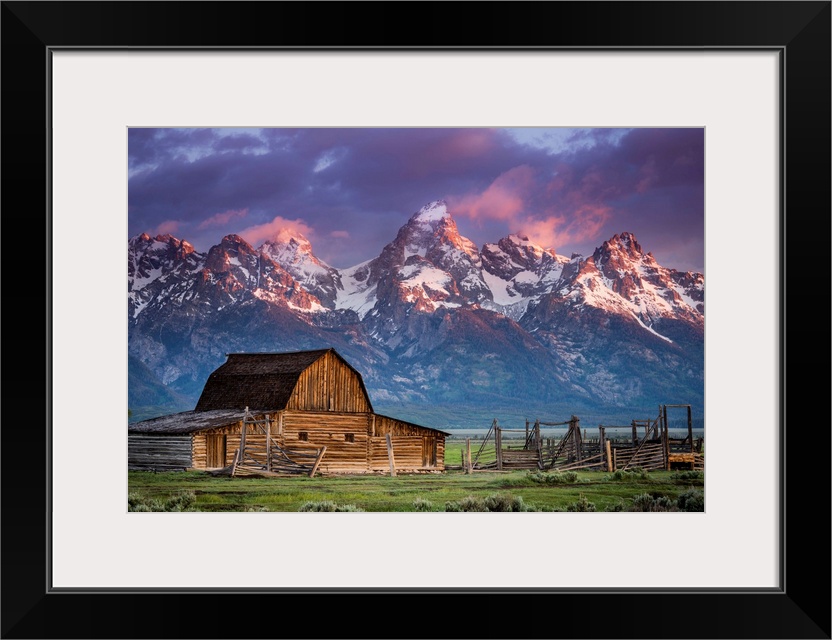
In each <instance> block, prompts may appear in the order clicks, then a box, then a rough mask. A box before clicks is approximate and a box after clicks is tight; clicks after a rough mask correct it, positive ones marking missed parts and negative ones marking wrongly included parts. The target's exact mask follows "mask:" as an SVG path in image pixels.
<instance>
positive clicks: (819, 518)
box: [0, 1, 832, 638]
mask: <svg viewBox="0 0 832 640" xmlns="http://www.w3.org/2000/svg"><path fill="white" fill-rule="evenodd" d="M403 15H404V16H407V19H406V20H405V21H404V22H406V24H403V21H402V16H403ZM830 15H831V14H830V2H828V1H823V2H776V1H772V2H756V1H749V2H661V1H660V2H514V3H503V2H482V3H477V2H466V3H452V2H443V3H435V2H420V3H415V2H414V3H411V2H406V3H360V2H334V3H324V2H307V3H302V2H229V3H226V2H204V3H195V2H71V1H70V2H3V3H2V13H1V14H0V20H2V32H0V38H1V39H2V54H3V55H2V100H3V102H2V107H3V108H2V156H0V159H1V160H2V196H1V197H2V201H1V202H2V205H3V211H4V214H5V215H4V216H3V223H4V233H3V235H2V254H0V264H2V274H3V276H4V284H5V287H4V288H3V293H4V294H5V295H4V302H5V303H6V304H5V305H4V306H5V314H4V315H3V320H4V323H3V324H4V327H3V329H4V330H3V337H5V338H6V345H7V347H8V348H7V349H6V354H5V355H6V357H5V358H4V360H3V365H2V374H3V382H4V384H3V400H4V402H3V409H4V411H3V417H4V418H5V420H4V421H3V429H2V432H0V437H2V463H3V464H2V487H0V489H2V501H1V502H0V508H2V547H0V549H1V551H2V563H1V568H0V570H1V571H2V611H0V613H2V637H3V638H171V637H176V638H236V637H240V638H255V637H315V638H343V637H362V638H391V637H403V638H410V637H454V638H460V637H473V638H477V637H504V638H512V637H517V638H555V637H570V638H830V628H832V625H830V558H829V551H830V517H829V515H830V514H829V511H828V509H829V505H830V428H829V427H830V423H829V420H828V415H829V414H828V412H827V407H826V403H825V402H818V400H819V398H818V393H819V392H818V391H817V389H821V391H820V393H821V398H820V400H825V398H826V396H825V393H824V392H825V390H826V389H828V388H829V366H828V360H827V359H826V354H828V353H829V351H828V350H826V349H821V348H819V347H820V346H821V345H822V346H826V340H828V337H829V326H830V324H829V320H830V318H829V298H828V297H827V296H826V295H822V296H818V294H817V291H818V290H819V289H818V287H817V282H815V281H814V280H812V282H813V283H814V286H813V287H811V288H810V289H809V291H815V293H814V294H809V295H812V296H814V297H807V295H804V293H803V291H804V287H803V286H802V285H804V284H806V283H807V280H811V279H817V281H819V282H823V284H824V285H827V286H828V276H829V265H830V242H829V240H830V211H832V206H830V173H832V172H831V171H830V77H832V74H830ZM371 17H372V19H370V18H371ZM379 24H381V25H387V26H386V28H383V29H378V28H377V25H379ZM66 47H72V48H85V49H102V50H106V49H108V48H117V49H124V48H130V47H142V48H183V49H193V50H202V49H211V48H216V47H224V48H230V49H235V48H248V47H255V48H258V47H278V48H293V47H296V48H336V49H337V48H349V49H353V48H364V49H370V50H372V49H386V48H412V49H414V50H418V49H423V48H430V47H432V48H454V49H456V48H464V49H470V50H474V51H476V50H488V49H492V48H503V49H518V50H520V49H526V48H530V47H540V48H544V49H545V48H576V49H587V48H589V49H593V48H603V49H607V50H616V49H620V50H638V49H643V50H661V49H666V48H690V49H693V50H703V51H707V50H743V49H748V50H751V49H761V48H762V49H770V50H776V51H778V52H779V55H780V64H781V78H782V79H783V80H784V83H783V88H782V93H781V97H780V100H781V104H780V106H781V114H782V115H781V132H780V140H781V176H780V178H781V185H782V186H783V187H784V189H782V190H781V217H780V230H779V231H780V237H781V246H780V250H781V255H782V260H781V261H780V274H779V275H780V282H779V286H780V291H781V310H780V314H781V316H780V321H781V322H780V327H781V329H780V331H781V344H780V345H779V355H780V366H781V382H780V389H779V392H780V403H779V406H780V415H779V423H780V450H781V451H782V452H783V456H782V459H781V472H782V473H781V482H780V491H781V498H782V505H783V508H782V511H781V519H780V522H779V527H780V533H781V539H782V541H783V545H782V556H781V558H780V567H781V570H780V575H781V586H780V588H779V589H775V590H753V589H752V590H737V591H731V590H712V591H709V590H698V591H691V592H685V591H684V590H682V591H681V592H672V593H668V592H662V591H658V592H654V593H650V592H644V591H643V590H638V589H634V590H630V591H628V590H623V591H604V590H600V591H599V590H593V589H585V590H574V591H569V592H545V591H540V590H529V591H522V590H521V591H513V590H505V591H500V590H488V591H482V592H480V591H476V590H473V591H471V590H469V591H455V590H453V589H448V590H444V589H443V590H430V589H427V590H418V589H412V590H403V591H401V592H389V591H374V590H371V589H356V590H348V591H337V590H331V591H327V590H310V591H308V592H303V591H298V592H296V593H270V592H265V591H264V592H245V593H241V592H234V591H231V590H225V591H224V590H212V591H206V592H196V593H195V592H163V591H155V590H152V589H149V590H147V591H141V590H132V591H129V592H118V593H113V592H108V591H107V590H105V589H101V590H93V591H79V592H75V593H55V592H54V591H52V590H51V589H50V586H49V584H50V581H49V575H50V572H49V570H50V566H49V555H48V553H47V550H48V543H49V535H50V528H49V525H50V515H49V513H50V498H49V496H50V493H49V483H50V481H51V478H50V468H51V458H50V455H51V452H50V449H49V444H48V443H49V429H50V425H51V418H52V416H51V406H50V397H51V396H50V393H51V386H52V384H57V382H56V381H54V380H52V379H51V377H50V374H51V372H50V362H51V360H50V355H51V352H50V335H51V334H50V330H51V323H52V321H53V320H54V319H55V317H56V316H57V315H58V314H60V313H67V312H69V311H68V310H63V309H54V308H52V306H51V299H52V298H51V291H50V288H49V278H48V268H49V259H48V256H49V252H50V248H51V243H54V242H57V241H59V240H60V239H57V238H52V237H51V234H50V230H51V225H50V199H49V198H50V191H49V185H50V149H49V136H48V133H49V124H50V119H49V118H50V110H49V103H48V97H49V81H50V52H51V51H54V50H56V49H60V48H66ZM741 249H742V248H741V246H740V247H738V250H741ZM786 257H789V258H790V260H789V263H788V266H789V267H791V268H787V264H786ZM751 275H752V274H744V276H745V277H751ZM818 298H822V299H818ZM787 311H789V313H787ZM72 312H77V310H73V311H72ZM788 321H790V322H788ZM819 343H820V344H819ZM17 344H20V345H25V346H23V349H22V352H18V351H17V350H16V349H17V348H16V346H15V345H17ZM10 345H11V346H13V347H14V349H15V350H12V348H11V347H10ZM818 353H822V354H823V356H822V361H821V362H820V365H818V364H817V363H815V364H814V365H813V364H812V363H813V362H814V361H815V360H816V354H818ZM818 370H819V371H820V373H818ZM810 377H811V378H813V379H814V382H813V383H810ZM787 382H788V383H789V384H788V386H787ZM817 383H820V384H817ZM787 390H788V394H787ZM91 410H92V408H91ZM77 420H78V422H79V425H80V424H82V421H83V416H78V417H77ZM787 426H788V428H789V430H788V433H787ZM745 465H747V466H745ZM737 473H744V474H748V478H749V491H753V490H754V474H753V461H738V468H737ZM736 499H737V500H742V496H737V498H736ZM555 533H556V532H552V535H555ZM223 542H225V543H227V544H232V541H218V543H223ZM681 546H684V545H681ZM127 552H129V551H127ZM689 560H690V561H695V559H693V558H691V559H689ZM680 565H681V566H680V570H681V569H682V567H683V562H682V561H680ZM243 607H250V608H251V613H252V615H245V616H238V615H227V616H224V615H209V614H210V612H218V611H235V610H236V611H242V608H243ZM440 609H441V610H444V613H442V614H441V615H440V613H439V611H440ZM497 611H499V612H503V613H504V615H497V614H496V613H495V612H497ZM255 612H256V613H255ZM260 612H266V613H262V614H261V613H260ZM382 613H383V614H384V615H382ZM389 621H392V622H389Z"/></svg>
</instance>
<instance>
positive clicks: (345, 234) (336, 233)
mask: <svg viewBox="0 0 832 640" xmlns="http://www.w3.org/2000/svg"><path fill="white" fill-rule="evenodd" d="M329 235H330V236H331V237H333V238H349V237H350V232H349V231H344V230H342V229H339V230H337V231H333V232H332V233H330V234H329Z"/></svg>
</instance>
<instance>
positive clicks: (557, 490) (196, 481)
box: [128, 471, 704, 512]
mask: <svg viewBox="0 0 832 640" xmlns="http://www.w3.org/2000/svg"><path fill="white" fill-rule="evenodd" d="M547 475H548V474H547V473H538V472H528V471H511V472H478V473H473V474H471V475H467V474H465V473H462V472H460V471H447V472H445V473H437V474H419V475H399V476H397V477H395V478H393V477H390V476H386V475H367V476H337V477H335V476H334V477H321V476H318V477H315V478H307V477H299V478H295V477H287V478H228V477H213V476H211V475H209V474H207V473H204V472H201V471H187V472H185V471H183V472H168V473H152V472H142V471H131V472H129V473H128V489H129V493H130V495H131V498H132V500H133V501H134V502H136V503H139V502H140V503H142V504H145V505H151V506H153V505H156V506H159V505H161V506H165V505H168V504H172V502H171V501H175V499H176V497H177V496H182V495H188V496H190V495H193V500H192V501H191V502H190V504H189V505H188V506H187V509H188V510H189V511H252V510H267V511H280V512H290V511H291V512H294V511H299V510H300V509H301V507H303V505H305V504H307V503H321V502H332V503H334V504H336V505H339V506H345V505H353V506H354V507H355V509H360V510H362V511H366V512H402V511H411V512H412V511H421V512H425V511H445V509H446V505H447V504H448V503H460V502H461V501H464V500H474V501H477V500H485V499H486V498H488V497H489V496H494V495H500V496H503V497H505V498H506V499H512V500H513V499H520V500H522V504H523V505H524V506H525V507H526V508H528V510H544V511H553V510H558V511H567V510H570V507H573V508H572V509H571V510H586V509H580V508H579V507H575V505H576V504H577V505H579V506H580V504H584V505H585V504H586V503H591V504H592V505H594V507H595V510H596V511H608V510H627V509H628V508H630V507H633V506H640V507H642V508H646V507H645V504H646V503H645V501H646V500H647V498H645V497H641V498H639V496H645V495H649V496H650V498H651V499H653V500H656V501H658V502H657V504H659V503H661V504H665V503H667V502H668V501H671V502H673V501H676V500H677V499H678V497H679V496H680V495H682V494H686V497H685V498H683V502H684V506H686V508H687V509H688V510H692V509H695V508H696V507H697V506H698V505H701V504H702V499H701V496H696V495H694V494H691V493H689V492H690V491H691V490H693V491H700V492H701V491H703V487H704V479H703V478H701V477H685V478H684V479H681V478H679V477H678V475H679V474H678V473H677V472H670V471H652V472H649V473H645V474H631V475H632V477H626V478H623V479H615V480H613V479H612V478H611V474H609V473H604V472H595V471H579V472H576V474H575V477H574V478H573V477H572V474H570V475H569V476H568V477H566V478H565V477H564V476H565V474H561V478H560V479H559V480H558V479H557V478H556V474H554V473H552V474H551V477H552V478H553V481H551V482H550V481H548V480H547V478H546V477H547ZM563 480H566V481H563ZM686 492H687V493H686ZM637 499H638V500H640V502H636V500H637ZM176 504H178V503H176ZM650 504H652V503H650ZM648 506H649V505H648ZM160 510H161V509H160ZM700 510H701V509H700Z"/></svg>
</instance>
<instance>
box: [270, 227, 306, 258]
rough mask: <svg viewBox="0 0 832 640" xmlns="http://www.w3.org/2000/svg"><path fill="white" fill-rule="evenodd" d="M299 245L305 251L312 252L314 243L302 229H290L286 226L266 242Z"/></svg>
mask: <svg viewBox="0 0 832 640" xmlns="http://www.w3.org/2000/svg"><path fill="white" fill-rule="evenodd" d="M293 243H294V245H295V246H297V247H298V249H299V250H300V251H302V252H303V253H312V243H311V242H309V240H308V239H307V237H306V236H305V235H303V234H302V233H301V232H300V231H296V230H294V229H288V228H286V227H284V228H283V229H281V230H280V231H278V232H277V233H276V234H275V235H274V237H273V238H272V239H271V240H267V241H266V243H265V244H269V245H290V244H293Z"/></svg>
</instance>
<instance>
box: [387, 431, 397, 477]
mask: <svg viewBox="0 0 832 640" xmlns="http://www.w3.org/2000/svg"><path fill="white" fill-rule="evenodd" d="M387 460H388V461H389V462H390V475H391V476H392V477H393V478H395V477H396V461H395V460H394V459H393V441H392V440H391V439H390V434H389V433H388V434H387Z"/></svg>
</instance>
